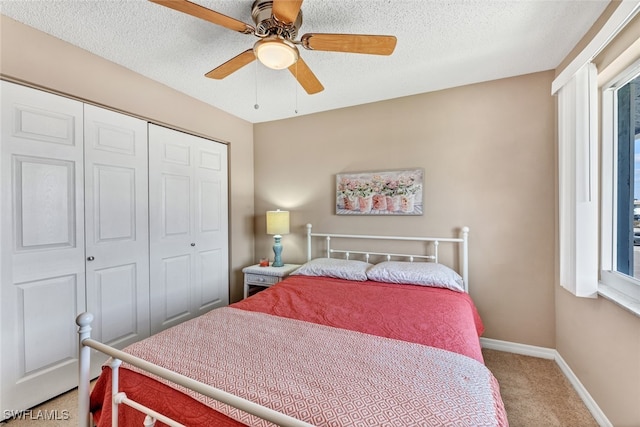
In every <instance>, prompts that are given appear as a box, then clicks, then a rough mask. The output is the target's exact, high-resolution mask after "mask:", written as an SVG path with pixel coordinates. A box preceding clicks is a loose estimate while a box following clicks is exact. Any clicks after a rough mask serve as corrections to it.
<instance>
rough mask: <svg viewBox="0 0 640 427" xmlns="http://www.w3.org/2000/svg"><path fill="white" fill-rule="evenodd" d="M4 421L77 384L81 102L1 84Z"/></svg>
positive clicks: (81, 293) (0, 391)
mask: <svg viewBox="0 0 640 427" xmlns="http://www.w3.org/2000/svg"><path fill="white" fill-rule="evenodd" d="M0 85H1V86H0V90H1V93H2V96H1V98H2V99H1V102H2V126H1V128H2V129H1V138H2V140H1V147H0V148H1V151H0V180H1V184H2V185H1V187H0V188H1V189H2V190H1V203H0V205H1V206H0V211H1V212H0V213H1V223H0V259H1V265H0V282H1V283H0V342H1V344H0V345H1V347H0V352H1V354H0V363H1V370H0V381H1V388H0V418H1V415H4V414H5V412H4V411H5V410H19V409H25V408H28V407H31V406H33V405H35V404H37V403H40V402H42V401H44V400H46V399H48V398H50V397H52V396H55V395H57V394H59V393H62V392H64V391H66V390H69V389H71V388H73V387H75V386H76V385H77V369H78V367H77V351H78V350H77V334H76V328H75V323H74V319H75V317H76V315H77V314H78V313H80V312H82V311H84V310H85V276H84V227H83V211H82V208H83V204H84V200H83V199H84V197H83V161H82V160H83V159H82V156H83V151H82V150H83V132H82V104H81V103H79V102H76V101H73V100H69V99H66V98H63V97H59V96H56V95H52V94H49V93H45V92H41V91H37V90H34V89H31V88H27V87H23V86H19V85H15V84H12V83H8V82H5V81H2V82H0Z"/></svg>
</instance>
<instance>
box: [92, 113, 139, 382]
mask: <svg viewBox="0 0 640 427" xmlns="http://www.w3.org/2000/svg"><path fill="white" fill-rule="evenodd" d="M84 132H85V233H86V258H87V263H86V280H87V311H89V312H91V313H93V314H94V316H95V320H94V322H93V324H92V325H91V326H92V331H91V335H92V337H93V338H95V339H97V340H99V341H101V342H103V343H105V344H108V345H111V346H114V347H117V348H123V347H125V346H126V345H128V344H131V343H133V342H135V341H138V340H140V339H142V338H145V337H147V336H149V223H148V198H147V185H148V179H147V178H148V170H147V162H148V158H147V123H146V122H145V121H143V120H139V119H136V118H134V117H130V116H126V115H123V114H119V113H116V112H113V111H109V110H105V109H102V108H98V107H94V106H92V105H85V107H84ZM96 353H97V352H96ZM98 354H99V353H98ZM98 354H96V355H95V356H94V355H92V365H93V367H94V369H96V372H95V373H98V372H99V371H98V370H97V369H99V367H100V364H101V363H102V362H104V361H105V360H106V356H104V355H99V356H98Z"/></svg>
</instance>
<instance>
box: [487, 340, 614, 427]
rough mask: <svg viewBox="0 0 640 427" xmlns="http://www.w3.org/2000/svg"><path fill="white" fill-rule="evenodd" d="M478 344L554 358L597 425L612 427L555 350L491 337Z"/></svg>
mask: <svg viewBox="0 0 640 427" xmlns="http://www.w3.org/2000/svg"><path fill="white" fill-rule="evenodd" d="M480 344H481V345H482V348H488V349H490V350H499V351H506V352H509V353H515V354H522V355H524V356H532V357H539V358H542V359H550V360H554V361H555V362H556V363H557V364H558V367H559V368H560V370H561V371H562V373H563V374H564V375H565V377H567V380H569V383H571V385H572V386H573V388H574V389H575V390H576V392H577V393H578V396H580V398H581V399H582V401H583V402H584V404H585V406H586V407H587V409H588V410H589V412H591V415H593V418H594V419H595V420H596V422H597V423H598V425H599V426H601V427H613V424H611V422H610V421H609V420H608V419H607V417H606V415H605V414H604V412H602V410H601V409H600V407H599V406H598V404H597V403H596V401H595V400H593V398H592V397H591V395H590V394H589V392H588V391H587V389H586V388H585V387H584V385H582V383H581V382H580V380H579V379H578V377H577V376H576V374H574V373H573V371H572V370H571V368H570V367H569V365H568V364H567V362H565V360H564V359H563V358H562V356H560V353H558V351H557V350H555V349H553V348H547V347H537V346H534V345H528V344H519V343H514V342H509V341H501V340H494V339H491V338H480Z"/></svg>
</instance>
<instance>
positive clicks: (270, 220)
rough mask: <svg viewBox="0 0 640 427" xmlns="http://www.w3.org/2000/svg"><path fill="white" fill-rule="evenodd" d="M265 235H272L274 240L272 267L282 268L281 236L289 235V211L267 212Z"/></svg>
mask: <svg viewBox="0 0 640 427" xmlns="http://www.w3.org/2000/svg"><path fill="white" fill-rule="evenodd" d="M267 234H272V235H273V238H274V243H273V253H274V254H275V257H274V259H273V264H271V266H273V267H282V266H283V265H284V264H283V263H282V243H280V239H282V234H289V211H281V210H280V209H278V210H277V211H267Z"/></svg>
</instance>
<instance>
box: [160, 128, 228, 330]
mask: <svg viewBox="0 0 640 427" xmlns="http://www.w3.org/2000/svg"><path fill="white" fill-rule="evenodd" d="M226 150H227V148H226V146H225V145H224V144H219V143H215V142H213V141H209V140H205V139H203V138H198V137H195V136H193V135H188V134H185V133H182V132H178V131H174V130H171V129H166V128H163V127H160V126H155V125H149V224H150V227H149V228H150V238H149V242H150V266H151V269H150V271H151V275H150V280H151V284H150V287H151V331H152V333H155V332H158V331H161V330H163V329H166V328H168V327H171V326H173V325H176V324H178V323H180V322H183V321H185V320H187V319H190V318H193V317H195V316H197V315H198V314H200V313H203V312H205V311H207V310H210V309H212V308H215V307H218V306H221V305H226V304H228V301H229V297H228V294H229V273H228V238H227V236H228V234H227V233H228V231H227V228H228V214H227V211H228V209H227V206H228V202H227V198H228V194H227V182H228V181H227V179H228V178H227V151H226Z"/></svg>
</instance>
